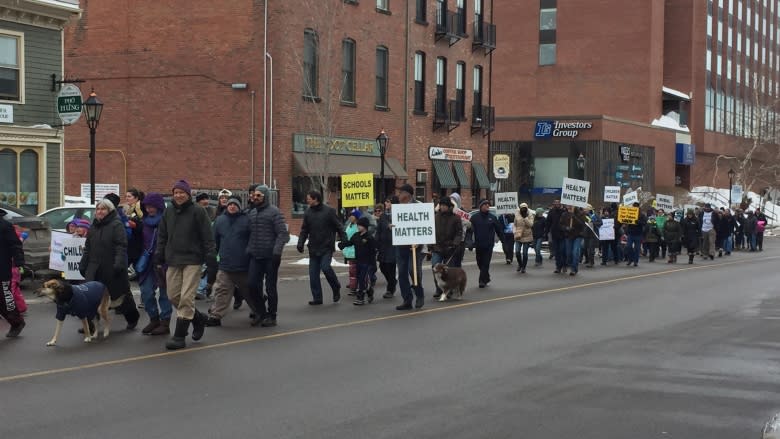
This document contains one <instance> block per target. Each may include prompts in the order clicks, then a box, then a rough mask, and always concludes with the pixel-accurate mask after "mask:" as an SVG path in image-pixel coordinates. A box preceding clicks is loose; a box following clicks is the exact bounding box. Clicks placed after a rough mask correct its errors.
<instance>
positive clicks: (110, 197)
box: [103, 192, 121, 208]
mask: <svg viewBox="0 0 780 439" xmlns="http://www.w3.org/2000/svg"><path fill="white" fill-rule="evenodd" d="M103 199H106V200H108V201H110V202H111V204H113V205H114V208H116V207H117V206H119V203H121V201H120V199H119V195H117V194H115V193H113V192H111V193H110V194H106V195H105V196H104V197H103Z"/></svg>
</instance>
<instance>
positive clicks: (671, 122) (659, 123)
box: [650, 112, 690, 133]
mask: <svg viewBox="0 0 780 439" xmlns="http://www.w3.org/2000/svg"><path fill="white" fill-rule="evenodd" d="M672 113H674V112H672ZM672 113H669V114H670V115H671V114H672ZM670 115H667V114H665V115H663V116H661V117H660V118H658V119H653V121H652V122H651V123H650V125H653V126H656V127H662V128H671V129H673V130H677V131H682V132H685V133H689V132H690V130H689V129H688V127H686V126H682V125H680V119H679V116H678V117H677V120H675V118H674V117H673V116H670Z"/></svg>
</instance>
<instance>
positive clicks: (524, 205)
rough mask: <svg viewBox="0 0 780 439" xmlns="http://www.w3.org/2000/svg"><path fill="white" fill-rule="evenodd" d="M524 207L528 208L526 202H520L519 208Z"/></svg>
mask: <svg viewBox="0 0 780 439" xmlns="http://www.w3.org/2000/svg"><path fill="white" fill-rule="evenodd" d="M524 207H525V208H526V209H528V204H526V203H520V209H522V208H524Z"/></svg>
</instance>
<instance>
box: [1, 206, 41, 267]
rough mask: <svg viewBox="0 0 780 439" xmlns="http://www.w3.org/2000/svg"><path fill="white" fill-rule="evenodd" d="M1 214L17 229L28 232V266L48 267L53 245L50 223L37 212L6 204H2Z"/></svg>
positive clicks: (26, 245)
mask: <svg viewBox="0 0 780 439" xmlns="http://www.w3.org/2000/svg"><path fill="white" fill-rule="evenodd" d="M0 215H2V216H3V217H4V218H5V219H6V220H7V221H8V222H10V223H11V224H13V225H14V227H15V228H16V229H17V230H20V231H21V232H27V239H26V240H25V241H24V259H25V263H26V264H27V267H29V268H30V269H31V270H33V271H38V270H46V269H48V268H49V246H50V245H51V227H49V223H48V222H47V221H46V220H45V219H43V218H39V217H37V216H35V214H32V213H30V212H27V211H25V210H22V209H17V208H15V207H11V206H8V205H5V204H0Z"/></svg>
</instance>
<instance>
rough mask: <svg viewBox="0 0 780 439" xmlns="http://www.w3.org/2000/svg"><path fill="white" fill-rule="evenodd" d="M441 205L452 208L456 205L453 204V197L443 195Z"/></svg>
mask: <svg viewBox="0 0 780 439" xmlns="http://www.w3.org/2000/svg"><path fill="white" fill-rule="evenodd" d="M439 205H442V206H447V207H449V208H450V209H452V208H453V207H454V205H453V204H452V198H450V197H441V199H440V200H439Z"/></svg>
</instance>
